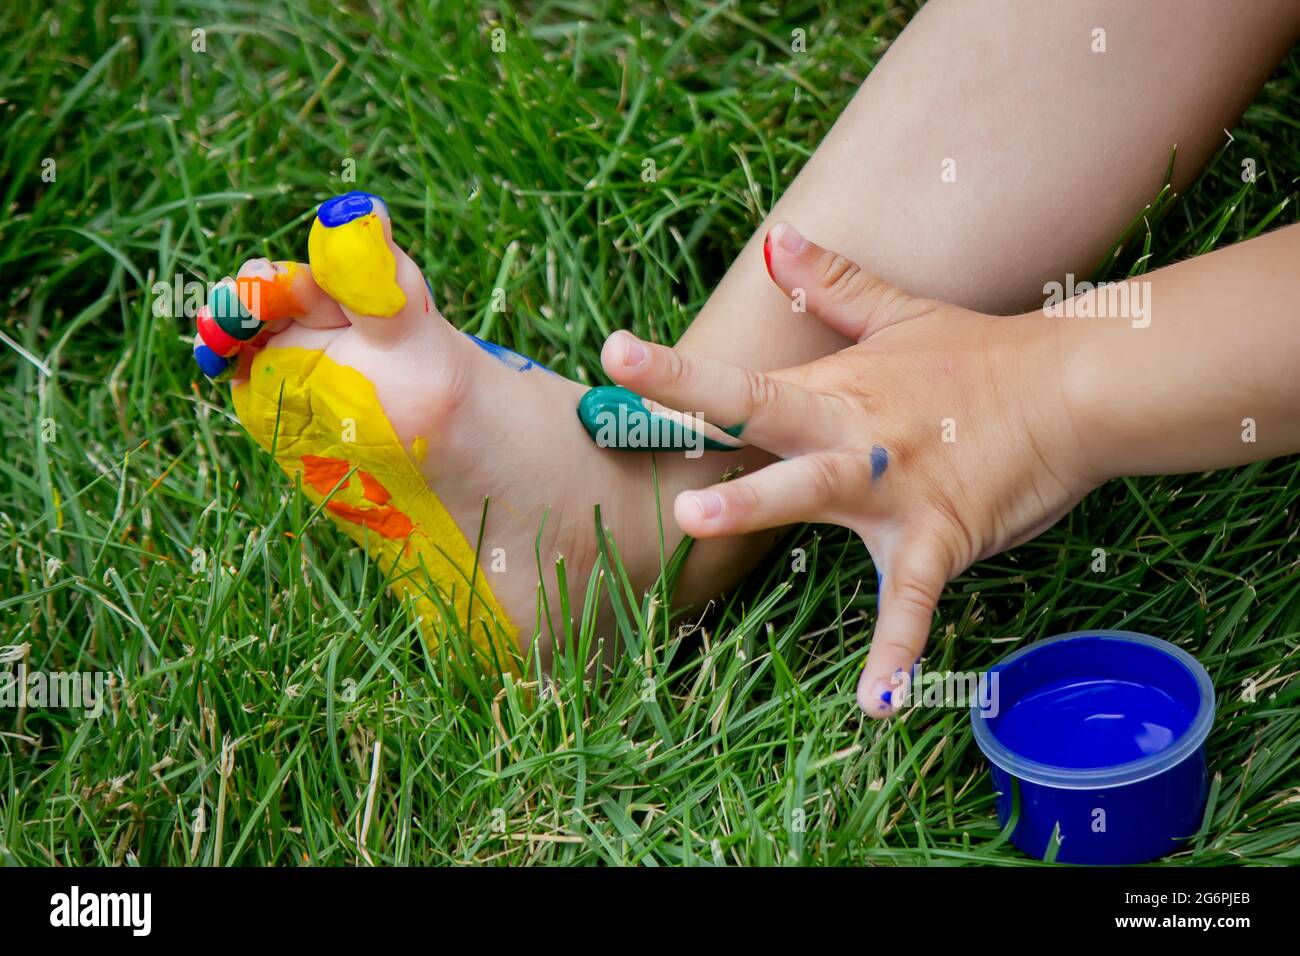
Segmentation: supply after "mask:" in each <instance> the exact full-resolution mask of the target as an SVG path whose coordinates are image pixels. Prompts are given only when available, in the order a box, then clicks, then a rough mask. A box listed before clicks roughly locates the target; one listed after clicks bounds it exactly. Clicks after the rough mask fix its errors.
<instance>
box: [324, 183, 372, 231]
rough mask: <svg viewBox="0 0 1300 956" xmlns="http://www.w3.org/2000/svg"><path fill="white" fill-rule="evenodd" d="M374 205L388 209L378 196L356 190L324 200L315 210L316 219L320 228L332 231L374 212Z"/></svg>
mask: <svg viewBox="0 0 1300 956" xmlns="http://www.w3.org/2000/svg"><path fill="white" fill-rule="evenodd" d="M376 204H378V205H380V206H384V208H385V210H386V209H387V208H388V207H387V206H385V205H384V201H383V200H382V199H380V198H379V197H378V196H375V195H373V194H372V193H367V192H362V191H361V190H359V189H357V190H353V191H352V192H350V193H344V194H343V195H341V196H335V197H334V198H333V199H327V200H325V201H324V202H323V203H321V204H320V208H319V209H317V210H316V218H317V219H319V220H320V222H321V225H322V226H328V227H329V228H331V229H333V228H334V227H335V226H342V225H346V224H347V223H349V222H352V220H354V219H360V218H361V217H362V216H368V215H369V214H370V213H371V212H373V211H374V208H375V205H376Z"/></svg>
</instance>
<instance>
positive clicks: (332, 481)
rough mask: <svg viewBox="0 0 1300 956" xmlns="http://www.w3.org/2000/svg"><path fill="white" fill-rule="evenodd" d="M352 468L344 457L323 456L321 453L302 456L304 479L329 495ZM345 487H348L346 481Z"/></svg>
mask: <svg viewBox="0 0 1300 956" xmlns="http://www.w3.org/2000/svg"><path fill="white" fill-rule="evenodd" d="M351 470H352V466H351V465H349V464H348V463H347V462H346V461H344V460H343V459H342V458H321V457H320V456H319V455H303V456H302V480H303V481H305V482H307V484H309V485H311V486H312V487H313V488H315V489H316V491H317V493H318V494H322V495H328V494H329V493H330V492H331V491H333V490H334V486H335V485H337V484H338V483H339V481H340V480H342V478H343V476H344V475H346V474H347V473H348V472H349V471H351ZM342 487H343V488H346V487H347V484H346V483H345V484H344V485H343V486H342Z"/></svg>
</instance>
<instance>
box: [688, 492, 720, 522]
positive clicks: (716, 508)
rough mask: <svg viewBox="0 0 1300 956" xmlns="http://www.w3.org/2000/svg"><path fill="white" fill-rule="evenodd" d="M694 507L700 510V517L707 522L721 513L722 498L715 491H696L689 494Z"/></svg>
mask: <svg viewBox="0 0 1300 956" xmlns="http://www.w3.org/2000/svg"><path fill="white" fill-rule="evenodd" d="M691 499H692V500H693V501H694V502H695V507H697V508H699V509H700V516H701V517H702V518H704V520H705V521H708V520H709V519H711V518H716V517H717V516H718V515H719V514H721V513H722V496H721V495H719V494H718V493H717V492H716V491H696V492H692V493H691Z"/></svg>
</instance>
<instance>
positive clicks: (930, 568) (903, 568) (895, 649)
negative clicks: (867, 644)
mask: <svg viewBox="0 0 1300 956" xmlns="http://www.w3.org/2000/svg"><path fill="white" fill-rule="evenodd" d="M946 582H947V574H946V572H945V570H944V567H943V563H942V561H940V560H939V559H938V555H937V552H936V553H929V552H926V551H925V550H915V551H913V552H912V553H911V554H910V555H909V556H908V557H907V558H905V559H903V560H900V561H896V562H894V564H893V565H892V566H890V567H889V568H887V569H886V571H885V573H884V575H883V577H882V579H881V583H880V600H879V611H878V614H877V616H876V629H875V632H874V633H873V635H872V638H871V652H870V653H869V654H868V655H867V663H866V666H865V667H863V669H862V675H861V677H859V678H858V706H859V707H861V708H862V709H863V710H864V711H865V712H866V713H867V715H868V716H869V717H889V716H892V715H893V714H894V713H896V712H897V711H898V708H899V707H900V706H901V705H902V703H903V701H902V699H901V698H902V697H903V696H905V694H906V692H907V689H908V682H909V680H910V676H911V673H912V667H913V665H915V664H916V662H917V661H918V660H919V659H920V657H921V652H922V651H924V650H925V643H926V641H927V640H929V637H930V624H931V621H932V620H933V619H934V611H935V608H936V607H938V604H939V595H940V594H941V593H942V591H943V586H944V584H945V583H946Z"/></svg>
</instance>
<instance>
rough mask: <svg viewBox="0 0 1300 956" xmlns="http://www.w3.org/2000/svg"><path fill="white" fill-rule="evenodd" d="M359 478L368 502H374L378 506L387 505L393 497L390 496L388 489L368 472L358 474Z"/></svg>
mask: <svg viewBox="0 0 1300 956" xmlns="http://www.w3.org/2000/svg"><path fill="white" fill-rule="evenodd" d="M357 477H358V478H360V479H361V487H362V488H363V489H364V494H365V496H366V500H367V501H373V502H374V503H375V504H377V505H386V504H388V501H389V499H390V498H392V497H393V496H392V495H391V494H389V492H388V489H387V488H385V487H384V486H383V485H381V484H380V483H379V479H377V478H376V477H375V476H374V475H372V474H371V473H370V472H368V471H359V472H357Z"/></svg>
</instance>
